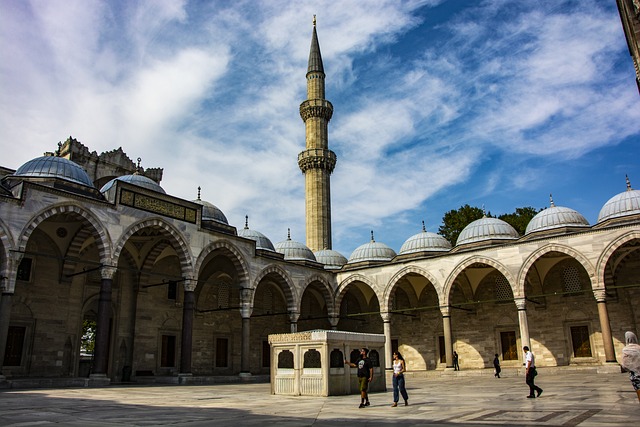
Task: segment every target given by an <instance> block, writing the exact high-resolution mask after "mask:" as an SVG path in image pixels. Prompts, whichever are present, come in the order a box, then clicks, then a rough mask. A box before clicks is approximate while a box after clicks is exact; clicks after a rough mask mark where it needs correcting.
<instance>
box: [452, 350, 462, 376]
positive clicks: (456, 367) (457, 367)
mask: <svg viewBox="0 0 640 427" xmlns="http://www.w3.org/2000/svg"><path fill="white" fill-rule="evenodd" d="M453 370H454V371H459V370H460V365H458V353H456V352H455V351H454V352H453Z"/></svg>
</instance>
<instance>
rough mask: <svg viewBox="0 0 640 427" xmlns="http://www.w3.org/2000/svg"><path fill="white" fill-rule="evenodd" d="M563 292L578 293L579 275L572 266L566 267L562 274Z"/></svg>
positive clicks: (580, 286)
mask: <svg viewBox="0 0 640 427" xmlns="http://www.w3.org/2000/svg"><path fill="white" fill-rule="evenodd" d="M563 276H564V290H565V292H580V291H581V290H582V283H580V273H579V272H578V269H577V268H575V267H572V266H569V267H566V268H565V269H564V272H563Z"/></svg>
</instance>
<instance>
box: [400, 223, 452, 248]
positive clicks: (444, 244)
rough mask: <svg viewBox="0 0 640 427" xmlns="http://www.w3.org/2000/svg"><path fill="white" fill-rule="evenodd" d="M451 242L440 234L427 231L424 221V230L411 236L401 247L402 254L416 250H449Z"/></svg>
mask: <svg viewBox="0 0 640 427" xmlns="http://www.w3.org/2000/svg"><path fill="white" fill-rule="evenodd" d="M449 250H451V243H449V241H448V240H447V239H445V238H444V237H442V236H441V235H439V234H436V233H432V232H430V231H427V229H426V228H425V226H424V221H422V231H421V232H420V233H418V234H414V235H413V236H411V237H409V238H408V239H407V240H406V241H405V242H404V243H403V244H402V247H401V248H400V255H403V254H412V253H416V252H448V251H449Z"/></svg>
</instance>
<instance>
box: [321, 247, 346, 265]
mask: <svg viewBox="0 0 640 427" xmlns="http://www.w3.org/2000/svg"><path fill="white" fill-rule="evenodd" d="M313 255H315V257H316V261H318V262H319V263H321V264H324V268H325V269H327V270H334V269H335V270H339V269H341V268H342V266H343V265H345V264H346V263H347V258H346V257H345V256H344V255H342V254H341V253H340V252H338V251H334V250H333V249H322V250H320V251H316V252H314V253H313Z"/></svg>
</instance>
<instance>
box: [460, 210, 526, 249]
mask: <svg viewBox="0 0 640 427" xmlns="http://www.w3.org/2000/svg"><path fill="white" fill-rule="evenodd" d="M519 237H520V236H519V235H518V232H517V231H516V230H515V228H513V227H512V226H511V225H509V224H508V223H507V222H505V221H503V220H501V219H498V218H487V217H486V216H485V217H482V218H480V219H476V220H475V221H473V222H472V223H471V224H469V225H467V226H466V227H465V228H464V229H463V230H462V231H461V232H460V235H459V236H458V240H457V241H456V246H459V245H464V244H467V243H476V242H483V241H487V240H516V239H518V238H519Z"/></svg>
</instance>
